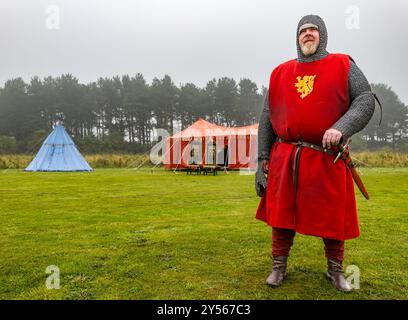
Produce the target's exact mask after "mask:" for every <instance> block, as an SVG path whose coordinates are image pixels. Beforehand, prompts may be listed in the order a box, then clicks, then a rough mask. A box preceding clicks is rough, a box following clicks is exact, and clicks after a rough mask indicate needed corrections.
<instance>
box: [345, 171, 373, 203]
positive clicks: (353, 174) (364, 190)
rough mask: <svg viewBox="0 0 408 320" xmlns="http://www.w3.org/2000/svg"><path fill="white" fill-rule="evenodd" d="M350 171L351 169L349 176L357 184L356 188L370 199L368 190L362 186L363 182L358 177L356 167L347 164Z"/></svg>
mask: <svg viewBox="0 0 408 320" xmlns="http://www.w3.org/2000/svg"><path fill="white" fill-rule="evenodd" d="M349 168H350V171H351V176H352V177H353V180H354V182H355V184H356V185H357V187H358V189H359V190H360V192H361V194H362V195H363V196H364V198H366V199H367V200H369V199H370V196H369V195H368V192H367V190H366V188H365V187H364V183H363V181H362V180H361V178H360V175H359V174H358V172H357V170H356V167H355V166H349Z"/></svg>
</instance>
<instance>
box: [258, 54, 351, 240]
mask: <svg viewBox="0 0 408 320" xmlns="http://www.w3.org/2000/svg"><path fill="white" fill-rule="evenodd" d="M349 67H350V63H349V56H347V55H343V54H329V55H328V56H327V57H325V58H323V59H321V60H318V61H314V62H308V63H298V62H297V61H296V60H291V61H288V62H286V63H283V64H281V65H280V66H278V67H277V68H276V69H275V70H273V72H272V74H271V77H270V83H269V106H270V120H271V124H272V127H273V129H274V131H275V133H276V134H277V136H278V137H280V138H282V139H283V140H286V141H306V142H310V143H313V144H317V145H320V146H321V143H322V138H323V135H324V133H325V131H326V130H327V129H329V128H330V127H331V126H332V125H333V124H334V123H335V122H336V121H337V120H338V119H339V118H340V117H341V116H342V115H343V114H344V113H345V112H346V111H347V109H348V108H349V105H350V101H349V94H348V72H349ZM295 149H296V146H294V145H292V144H287V143H282V142H275V143H274V144H273V146H272V148H271V151H270V157H269V174H268V178H267V188H266V191H265V192H264V194H263V196H262V198H261V201H260V203H259V206H258V210H257V213H256V218H257V219H260V220H262V221H264V222H266V223H267V224H269V225H271V226H273V227H279V228H286V229H292V230H295V231H296V232H299V233H301V234H306V235H314V236H318V237H323V238H329V239H338V240H346V239H352V238H356V237H358V236H359V228H358V220H357V210H356V199H355V194H354V185H353V180H352V176H351V172H350V170H349V169H348V168H347V166H346V165H345V163H344V161H343V160H339V161H338V162H337V163H336V164H333V160H334V156H332V155H330V154H326V153H323V152H320V151H317V150H313V149H310V148H305V147H303V148H302V149H301V151H300V152H301V154H300V160H299V169H298V182H297V188H296V191H295V188H294V184H293V176H292V175H293V172H292V171H293V169H292V166H293V161H294V154H295Z"/></svg>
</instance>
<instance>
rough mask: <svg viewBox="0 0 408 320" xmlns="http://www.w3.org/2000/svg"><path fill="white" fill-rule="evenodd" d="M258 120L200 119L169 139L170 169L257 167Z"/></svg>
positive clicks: (167, 166) (167, 159)
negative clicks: (235, 123) (226, 123)
mask: <svg viewBox="0 0 408 320" xmlns="http://www.w3.org/2000/svg"><path fill="white" fill-rule="evenodd" d="M257 137H258V124H255V125H251V126H246V127H235V128H231V127H223V126H219V125H216V124H213V123H210V122H208V121H205V120H204V119H201V118H200V119H199V120H198V121H196V122H195V123H193V124H192V125H191V126H190V127H188V128H186V129H185V130H183V131H180V132H178V133H176V134H175V135H173V136H171V137H169V138H167V140H166V155H165V163H164V164H165V168H166V169H184V168H187V166H188V165H194V164H196V165H203V166H205V165H218V166H222V167H226V168H228V169H239V168H249V169H255V168H256V154H257Z"/></svg>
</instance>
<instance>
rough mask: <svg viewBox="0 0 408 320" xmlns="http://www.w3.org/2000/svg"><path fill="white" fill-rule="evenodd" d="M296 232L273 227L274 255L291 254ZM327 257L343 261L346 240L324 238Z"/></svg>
mask: <svg viewBox="0 0 408 320" xmlns="http://www.w3.org/2000/svg"><path fill="white" fill-rule="evenodd" d="M295 234H296V232H295V231H293V230H290V229H281V228H272V255H273V256H274V257H276V256H289V251H290V248H291V247H292V244H293V239H294V238H295ZM323 242H324V251H325V255H326V258H328V259H332V260H337V261H343V260H344V241H343V240H334V239H323Z"/></svg>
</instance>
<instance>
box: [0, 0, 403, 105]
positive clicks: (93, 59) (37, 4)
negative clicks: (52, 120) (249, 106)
mask: <svg viewBox="0 0 408 320" xmlns="http://www.w3.org/2000/svg"><path fill="white" fill-rule="evenodd" d="M52 5H54V6H56V7H57V8H58V9H59V16H60V19H59V29H49V28H48V27H47V26H49V24H48V25H47V23H50V14H49V13H47V8H48V9H49V6H52ZM349 6H355V7H351V8H350V7H349ZM356 8H357V9H358V10H359V22H360V28H359V29H355V28H352V29H350V27H347V26H349V25H347V23H346V22H347V21H348V23H350V21H351V20H350V15H351V14H353V13H354V14H355V13H356V11H355V10H356ZM349 10H351V11H349ZM52 12H55V11H52ZM309 13H313V14H319V15H321V16H322V17H323V19H324V20H325V22H326V25H327V28H328V32H329V42H328V50H329V52H341V53H347V54H350V55H351V56H352V57H353V58H354V60H355V61H356V62H357V64H358V65H359V66H360V68H361V69H362V70H363V72H364V73H365V75H366V76H367V78H368V80H369V81H370V82H374V83H378V82H382V83H386V84H388V85H390V86H391V87H392V88H393V89H394V90H395V92H396V93H397V94H398V95H399V97H400V98H401V100H402V101H403V102H404V103H405V104H408V87H407V83H408V81H407V80H406V77H407V76H408V61H407V58H408V57H407V56H408V54H407V53H408V39H407V38H408V22H407V20H408V1H406V0H390V1H385V0H380V1H369V0H366V1H360V0H350V1H343V0H340V1H328V0H327V1H326V0H308V1H306V0H301V1H297V0H296V1H295V0H293V1H290V0H288V1H271V0H269V1H267V0H133V1H130V0H64V1H61V0H60V1H58V0H54V1H51V0H49V1H44V0H0V30H1V48H0V85H1V86H3V84H4V82H5V81H6V80H8V79H10V78H13V77H19V76H21V77H23V78H24V79H25V80H26V81H29V80H30V78H31V77H32V76H34V75H38V76H40V77H41V78H43V77H45V76H48V75H52V76H58V75H61V74H62V73H72V74H73V75H74V76H76V77H78V78H79V80H80V82H82V83H88V82H91V81H95V80H96V79H97V78H98V77H111V76H114V75H122V74H129V75H134V74H135V73H137V72H140V73H142V74H143V75H144V76H145V78H146V80H147V81H148V82H151V80H152V79H153V78H154V77H163V75H164V74H169V75H170V76H171V77H172V78H173V80H174V82H175V83H176V84H177V85H179V84H180V83H186V82H192V83H194V84H196V85H198V86H200V87H202V86H205V84H206V82H207V81H208V80H210V79H212V78H213V77H216V78H219V77H222V76H228V77H233V78H234V79H235V80H237V81H239V79H240V78H244V77H246V78H249V79H251V80H253V81H255V82H256V83H257V85H258V87H259V88H261V86H262V85H264V86H267V84H268V81H269V75H270V72H271V71H272V69H273V68H274V67H276V66H277V65H278V64H280V63H282V62H284V61H286V60H289V59H292V58H295V57H296V47H295V32H296V25H297V23H298V21H299V19H300V18H301V17H302V16H303V15H306V14H309ZM353 17H354V16H353ZM47 19H48V20H47ZM347 19H348V20H347ZM52 21H54V22H55V20H52ZM353 21H354V22H356V20H353ZM53 26H55V24H54V25H53ZM353 27H356V24H354V25H353Z"/></svg>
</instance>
